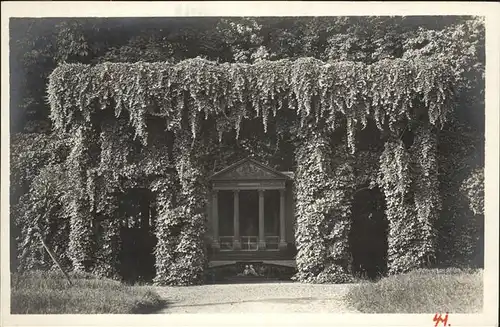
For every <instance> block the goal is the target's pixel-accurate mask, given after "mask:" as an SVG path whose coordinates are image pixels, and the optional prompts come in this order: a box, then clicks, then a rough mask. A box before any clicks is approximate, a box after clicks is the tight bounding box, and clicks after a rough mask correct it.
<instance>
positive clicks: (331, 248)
mask: <svg viewBox="0 0 500 327" xmlns="http://www.w3.org/2000/svg"><path fill="white" fill-rule="evenodd" d="M454 78H455V77H454V75H453V73H452V70H451V69H450V67H449V65H448V63H447V61H446V60H428V61H426V60H420V59H415V60H402V59H395V60H384V61H380V62H378V63H376V64H373V65H364V64H360V63H354V62H335V63H325V62H321V61H319V60H316V59H312V58H301V59H298V60H296V61H289V60H280V61H262V62H259V63H256V64H254V65H245V64H228V63H225V64H217V63H213V62H209V61H206V60H203V59H199V58H196V59H190V60H186V61H183V62H181V63H178V64H167V63H149V64H147V63H136V64H110V63H105V64H100V65H95V66H88V65H81V64H68V65H61V66H60V67H58V68H57V69H56V70H54V72H53V73H52V74H51V76H50V80H49V87H48V94H49V102H50V105H51V110H52V114H51V117H52V119H53V122H54V126H55V129H56V131H57V132H58V133H64V132H66V131H70V132H71V137H72V151H71V153H70V155H69V156H68V158H67V161H66V166H67V168H68V170H69V173H70V174H69V176H70V178H68V183H71V184H72V192H71V193H70V196H69V197H70V199H71V205H70V208H71V209H70V210H69V211H70V214H69V216H70V219H71V232H70V246H69V257H70V258H71V259H72V262H73V266H74V268H75V269H83V270H85V269H89V266H88V265H87V264H84V262H86V260H87V259H89V258H91V257H92V246H91V243H92V237H91V231H90V229H89V227H88V226H90V225H91V224H90V222H91V221H92V219H93V217H94V216H95V215H96V214H104V215H107V216H108V217H112V216H113V215H115V211H116V210H115V209H116V204H115V203H113V201H112V200H110V199H109V198H108V197H107V195H108V194H109V193H110V192H111V191H112V189H113V188H115V187H118V188H119V187H123V184H124V183H127V181H129V183H131V184H133V185H132V186H133V187H145V188H147V189H149V190H150V191H151V192H153V193H154V194H155V207H156V208H157V213H158V214H157V225H156V227H155V234H156V236H157V239H158V243H157V245H156V248H155V260H156V264H155V267H156V277H155V282H156V283H158V284H193V283H199V282H202V280H203V271H204V267H206V249H205V246H204V235H205V228H206V224H205V218H206V205H207V200H208V199H209V196H208V192H209V183H208V180H207V178H208V176H210V171H211V170H212V169H213V162H214V161H213V160H210V159H211V158H210V153H211V152H210V151H211V150H212V149H214V148H216V147H217V146H218V145H217V144H218V142H221V141H222V139H223V137H224V135H227V134H229V133H231V132H232V131H234V132H235V133H234V135H235V137H236V138H239V137H240V134H241V131H240V127H241V125H242V124H241V122H242V121H246V120H249V119H260V120H261V121H262V124H263V127H264V132H267V131H268V127H269V124H270V122H272V123H273V131H274V133H275V135H276V136H279V137H281V136H282V135H286V136H287V137H288V138H290V139H291V142H294V144H295V149H296V151H295V159H294V160H295V176H296V185H295V190H294V194H295V198H296V209H295V215H296V219H297V225H296V230H295V239H296V242H297V250H298V254H297V259H296V260H297V267H298V270H299V273H298V275H297V278H298V279H301V280H304V281H311V282H322V281H333V282H341V281H345V280H348V279H349V278H348V276H349V266H350V262H349V260H350V259H349V247H348V234H349V230H350V228H351V223H352V221H351V214H352V199H353V194H354V191H355V186H356V185H360V184H362V182H361V181H360V180H361V179H363V183H364V182H366V179H369V180H370V182H373V183H376V184H378V185H379V186H380V187H381V189H382V190H383V193H384V197H385V201H386V203H387V209H386V212H385V213H386V216H387V218H388V221H389V228H390V229H391V230H392V231H393V233H391V235H394V236H392V237H390V238H389V245H388V246H389V248H390V250H391V251H390V253H391V254H390V256H389V258H388V261H389V272H390V273H397V272H401V271H406V270H408V269H412V268H415V267H419V266H422V265H424V264H426V262H428V260H429V258H430V257H432V256H433V252H434V247H435V233H434V232H433V227H432V226H433V224H434V222H435V219H436V217H437V214H438V212H439V208H440V207H439V194H437V177H436V176H437V166H436V160H435V156H436V135H435V130H436V128H439V127H440V126H441V125H442V124H444V123H445V122H446V117H447V113H448V112H449V111H450V110H451V109H452V107H453V83H454ZM106 113H108V114H107V115H106ZM113 116H115V117H113ZM103 117H106V118H105V119H104V118H103ZM369 121H371V122H373V123H374V124H375V126H377V128H378V129H379V130H380V131H381V132H382V133H381V134H382V137H383V142H384V145H385V148H384V150H383V151H381V152H377V151H372V152H370V151H368V150H367V151H368V152H370V153H371V156H368V157H370V158H371V159H370V162H372V163H375V164H374V165H373V166H374V167H375V168H373V169H371V170H370V174H371V175H370V176H368V177H366V176H364V177H362V176H361V175H362V174H361V173H360V172H361V171H362V170H361V169H360V168H359V164H360V162H361V161H362V159H360V158H361V156H358V155H357V154H356V132H357V131H358V130H360V129H362V128H363V127H364V126H366V125H367V124H368V122H369ZM408 128H412V131H413V133H414V134H415V140H414V142H413V145H412V146H411V147H410V148H407V147H405V146H404V144H401V141H400V139H399V135H400V134H401V133H402V132H403V131H404V130H406V129H408ZM96 131H99V132H98V135H97V132H96ZM333 149H334V150H333ZM422 158H425V160H423V159H422ZM411 208H414V209H411ZM410 209H411V210H410ZM401 220H405V221H410V222H412V223H413V224H414V225H415V226H414V227H415V228H413V229H412V232H411V233H406V232H404V231H403V229H401V224H400V222H401ZM113 224H114V223H113V220H112V219H109V220H108V226H107V227H106V228H107V230H108V231H109V232H108V233H109V234H108V235H107V236H106V237H104V238H103V239H102V240H101V241H102V242H104V243H105V244H107V246H106V247H104V248H103V249H106V250H100V251H103V252H105V253H103V256H104V257H107V258H109V260H108V261H107V262H108V263H112V264H111V267H108V268H109V269H108V268H106V269H103V268H102V267H99V264H97V263H91V264H90V266H92V264H94V265H97V266H96V268H95V269H96V271H112V270H113V269H112V267H114V262H115V261H116V260H118V259H117V258H116V248H117V247H118V245H117V244H118V242H117V241H116V238H115V237H114V236H113V235H115V234H114V233H115V232H113V231H115V230H116V226H114V225H113ZM415 239H420V240H423V241H422V242H419V243H418V245H416V244H417V243H415V242H413V241H414V240H415Z"/></svg>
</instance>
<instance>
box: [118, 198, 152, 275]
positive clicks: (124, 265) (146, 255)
mask: <svg viewBox="0 0 500 327" xmlns="http://www.w3.org/2000/svg"><path fill="white" fill-rule="evenodd" d="M150 204H151V193H150V192H149V191H148V190H144V189H132V190H129V191H128V192H127V193H125V194H122V195H121V196H120V207H119V212H120V217H121V223H122V226H121V230H120V237H121V243H122V244H121V245H122V246H121V252H120V274H121V276H122V278H123V281H125V282H127V283H131V284H135V283H149V282H151V281H152V280H153V278H154V276H155V267H154V264H155V257H154V248H155V246H156V235H155V233H154V229H153V228H154V214H152V210H151V209H152V208H151V205H150Z"/></svg>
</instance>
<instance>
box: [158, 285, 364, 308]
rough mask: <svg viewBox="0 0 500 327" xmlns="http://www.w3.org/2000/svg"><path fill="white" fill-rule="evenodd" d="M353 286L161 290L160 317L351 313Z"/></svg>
mask: <svg viewBox="0 0 500 327" xmlns="http://www.w3.org/2000/svg"><path fill="white" fill-rule="evenodd" d="M349 287H350V285H346V284H339V285H311V284H299V283H258V284H219V285H202V286H190V287H158V288H157V289H156V290H157V292H158V294H160V295H161V296H162V297H164V298H165V299H166V300H167V302H168V304H167V308H166V309H164V310H163V311H161V312H159V313H290V312H302V313H348V312H356V310H355V309H352V308H350V307H349V306H348V305H347V304H346V303H345V301H344V299H343V296H344V295H345V294H346V293H347V290H348V289H349Z"/></svg>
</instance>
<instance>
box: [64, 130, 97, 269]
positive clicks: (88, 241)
mask: <svg viewBox="0 0 500 327" xmlns="http://www.w3.org/2000/svg"><path fill="white" fill-rule="evenodd" d="M89 132H90V131H89V130H88V129H87V128H85V127H84V126H78V127H76V128H75V130H74V134H73V135H74V136H73V142H74V143H73V147H72V150H71V152H70V154H69V156H68V159H67V167H68V168H69V170H68V177H69V178H68V179H69V181H70V182H71V183H72V184H73V187H72V188H71V197H70V199H69V203H68V210H69V215H70V235H69V240H70V241H69V248H68V251H69V255H70V258H71V260H72V261H73V269H74V270H77V271H78V270H81V271H85V270H87V269H88V268H89V266H90V264H91V262H92V247H93V246H92V239H93V238H92V229H91V226H92V219H93V217H92V214H91V211H92V208H91V206H90V203H89V198H88V194H87V192H86V189H87V188H86V181H87V169H86V167H88V166H89V156H88V150H89V139H90V136H89Z"/></svg>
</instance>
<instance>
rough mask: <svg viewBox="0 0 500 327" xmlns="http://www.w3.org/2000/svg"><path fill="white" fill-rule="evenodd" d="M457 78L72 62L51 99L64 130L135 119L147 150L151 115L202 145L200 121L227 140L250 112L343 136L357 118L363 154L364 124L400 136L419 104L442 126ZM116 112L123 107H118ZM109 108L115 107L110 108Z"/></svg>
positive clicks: (344, 68) (429, 71)
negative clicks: (338, 128) (211, 121)
mask: <svg viewBox="0 0 500 327" xmlns="http://www.w3.org/2000/svg"><path fill="white" fill-rule="evenodd" d="M453 81H454V80H453V74H452V72H451V69H450V68H449V65H448V64H447V62H446V61H445V60H443V61H439V60H432V61H423V60H418V59H415V60H412V61H410V60H403V59H395V60H382V61H380V62H377V63H375V64H372V65H363V64H360V63H354V62H338V63H337V62H336V63H328V64H326V63H324V62H321V61H319V60H317V59H313V58H301V59H297V60H296V61H289V60H280V61H265V60H263V61H260V62H258V63H256V64H255V65H246V64H220V65H219V64H216V63H214V62H210V61H207V60H204V59H200V58H195V59H188V60H184V61H182V62H180V63H178V64H175V65H172V64H169V63H142V62H140V63H136V64H117V63H104V64H100V65H95V66H86V65H81V64H65V65H61V66H59V67H58V68H57V69H55V70H54V72H53V73H52V74H51V76H50V79H49V86H48V99H49V103H50V104H51V108H52V112H51V117H52V120H53V121H54V126H55V127H56V129H58V130H65V129H67V128H68V127H69V126H71V125H72V124H74V123H75V122H76V121H77V120H80V119H83V120H85V121H89V120H90V117H91V116H92V114H93V113H95V112H96V111H97V110H98V109H102V110H106V109H107V108H113V109H114V113H115V115H116V116H119V115H120V114H121V113H122V111H123V110H126V111H127V112H128V113H129V118H130V124H131V126H132V127H133V128H134V130H135V135H136V136H137V137H139V138H140V140H141V141H142V142H143V143H144V144H145V143H146V142H147V134H148V133H147V123H146V121H147V118H146V117H147V116H148V115H155V116H162V117H164V118H165V120H166V122H167V128H168V130H172V131H176V130H179V129H180V128H182V127H181V126H182V123H181V121H182V119H183V118H182V117H187V119H188V121H189V122H188V125H189V128H190V130H191V133H192V137H193V138H196V136H197V134H198V133H199V128H200V126H199V124H196V121H197V119H198V116H199V115H200V114H201V113H203V114H204V115H205V117H208V116H214V117H216V119H217V124H216V127H217V128H218V129H219V130H218V132H219V134H220V135H221V134H222V132H223V131H224V130H227V129H235V130H236V131H237V133H236V135H238V134H239V133H238V131H239V129H240V124H241V120H242V118H243V117H247V116H248V112H247V107H251V108H253V110H254V115H255V116H259V117H262V122H263V125H264V129H265V130H267V122H268V115H269V113H271V112H272V113H273V115H277V114H278V113H279V111H280V110H279V109H280V108H282V107H283V105H284V104H285V103H286V104H287V106H288V108H289V109H292V110H293V111H294V112H295V114H296V116H297V117H298V119H299V120H300V121H301V122H302V123H303V122H304V119H305V118H306V117H313V118H314V119H315V120H316V121H317V122H320V121H321V122H327V123H328V125H329V126H331V127H333V128H335V124H334V122H335V120H336V119H337V118H338V117H337V116H338V115H343V116H345V117H346V118H347V124H348V129H347V133H348V142H349V146H350V147H351V148H352V151H353V150H354V149H353V145H354V135H355V129H356V128H357V123H358V122H361V123H362V124H363V125H365V124H366V118H367V116H368V115H371V116H372V117H373V118H374V119H375V121H376V122H377V126H379V128H381V129H383V128H384V123H385V122H388V124H389V128H390V129H391V130H393V129H394V127H395V126H396V123H398V122H399V121H401V120H402V119H408V118H415V117H413V110H412V103H413V102H414V100H416V99H419V100H420V99H421V100H422V101H423V102H424V103H425V105H426V108H428V109H429V110H428V116H429V121H430V122H431V124H433V125H436V126H440V125H441V124H442V123H444V122H445V121H446V115H447V113H448V112H449V110H450V109H451V107H452V96H453V87H452V85H453ZM112 104H114V105H112ZM108 110H109V109H108Z"/></svg>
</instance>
